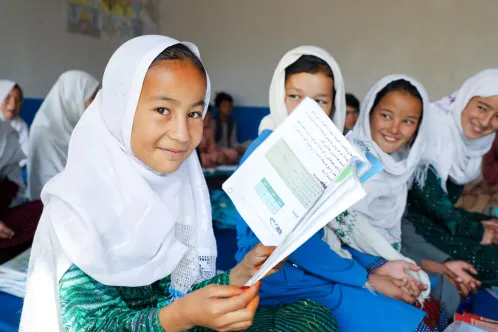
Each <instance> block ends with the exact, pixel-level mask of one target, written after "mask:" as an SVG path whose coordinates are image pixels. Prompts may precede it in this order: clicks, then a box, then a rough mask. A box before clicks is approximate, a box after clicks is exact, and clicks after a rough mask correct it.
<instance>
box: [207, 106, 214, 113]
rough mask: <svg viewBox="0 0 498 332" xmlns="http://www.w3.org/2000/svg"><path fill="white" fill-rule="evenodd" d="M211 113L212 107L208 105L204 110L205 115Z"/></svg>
mask: <svg viewBox="0 0 498 332" xmlns="http://www.w3.org/2000/svg"><path fill="white" fill-rule="evenodd" d="M212 111H213V106H211V104H209V105H208V108H207V110H206V114H207V113H211V112H212Z"/></svg>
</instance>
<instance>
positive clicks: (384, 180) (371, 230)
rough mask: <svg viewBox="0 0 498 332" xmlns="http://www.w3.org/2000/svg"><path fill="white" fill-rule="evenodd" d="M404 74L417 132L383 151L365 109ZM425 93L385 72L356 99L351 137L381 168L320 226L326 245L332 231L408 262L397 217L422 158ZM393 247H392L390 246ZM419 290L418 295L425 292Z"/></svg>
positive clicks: (356, 245) (332, 241) (422, 276)
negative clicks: (416, 99) (408, 142)
mask: <svg viewBox="0 0 498 332" xmlns="http://www.w3.org/2000/svg"><path fill="white" fill-rule="evenodd" d="M400 79H404V80H406V81H408V82H410V83H411V84H412V85H413V86H415V87H416V88H417V91H418V92H419V94H420V95H421V97H422V100H423V105H422V106H423V116H422V121H421V123H420V127H419V129H418V134H417V137H416V139H415V141H414V142H413V144H412V146H411V147H410V149H409V150H406V149H404V150H402V151H397V152H395V153H391V154H387V153H385V152H384V151H382V149H381V148H380V147H379V146H378V145H377V144H376V143H375V142H374V141H373V139H372V136H371V131H370V112H371V111H372V107H373V104H374V101H375V98H376V97H377V94H378V93H379V92H380V91H381V90H382V89H383V88H385V87H386V86H387V85H388V84H389V83H391V82H393V81H396V80H400ZM428 109H429V98H428V96H427V93H426V91H425V89H424V87H423V86H422V85H421V84H420V83H419V82H417V81H416V80H415V79H413V78H411V77H408V76H406V75H389V76H386V77H384V78H382V79H381V80H380V81H379V82H377V83H376V84H375V85H374V87H373V88H372V89H371V90H370V91H369V92H368V94H367V96H366V97H365V100H364V101H363V103H362V104H361V112H360V117H359V119H358V122H357V123H356V125H355V127H354V128H353V132H352V135H351V136H349V138H350V139H351V140H354V139H355V138H359V139H360V140H362V141H363V142H364V143H365V145H366V146H367V147H368V148H369V149H370V151H371V152H372V153H373V154H374V155H375V156H376V157H377V158H379V160H380V162H381V163H382V164H383V165H384V170H383V171H381V172H380V173H378V174H376V175H375V176H373V177H372V178H371V179H369V180H368V181H366V182H365V183H363V184H362V186H363V189H364V190H365V192H366V194H367V195H366V196H365V198H363V199H362V200H360V201H359V202H358V203H356V204H355V205H353V206H352V207H351V208H350V209H348V211H346V212H345V213H343V214H341V215H340V216H339V217H337V218H336V219H335V220H333V221H331V222H330V223H329V224H328V225H327V227H326V236H325V240H326V241H327V242H328V243H329V245H330V246H331V248H334V247H337V245H336V244H335V241H336V239H335V237H336V235H337V236H339V238H340V239H341V241H342V242H344V243H346V244H348V245H349V246H351V247H353V248H355V249H357V250H360V251H362V252H364V253H367V254H370V255H375V256H379V257H382V258H384V259H386V260H390V261H391V260H404V261H407V262H410V263H414V262H413V261H412V260H411V259H409V258H407V257H405V256H403V255H401V254H400V253H399V250H400V249H401V218H402V216H403V213H404V211H405V206H406V198H407V194H408V188H409V185H410V184H411V182H412V178H413V175H414V172H415V170H416V168H417V166H418V164H419V162H420V159H421V158H422V154H423V152H424V149H425V146H426V134H425V132H426V127H427V117H426V114H427V110H428ZM395 247H397V248H396V249H395ZM412 275H413V276H414V277H415V278H417V279H418V280H420V281H421V282H422V283H424V284H426V285H428V286H429V284H430V283H429V278H428V276H427V274H425V272H423V271H421V272H418V273H412ZM429 291H430V290H427V291H425V292H423V293H422V294H421V297H420V298H419V301H423V300H424V299H425V298H426V297H427V296H428V294H429Z"/></svg>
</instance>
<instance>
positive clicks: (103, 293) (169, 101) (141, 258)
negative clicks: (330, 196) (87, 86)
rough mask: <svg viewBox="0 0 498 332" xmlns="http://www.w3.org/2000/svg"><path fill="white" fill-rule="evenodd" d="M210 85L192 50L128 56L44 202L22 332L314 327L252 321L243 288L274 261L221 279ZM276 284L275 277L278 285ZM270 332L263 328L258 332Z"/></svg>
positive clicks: (172, 43) (324, 317)
mask: <svg viewBox="0 0 498 332" xmlns="http://www.w3.org/2000/svg"><path fill="white" fill-rule="evenodd" d="M209 95H210V83H209V78H208V76H207V73H206V71H205V69H204V65H203V64H202V62H201V60H200V58H199V53H198V50H197V48H196V47H195V46H194V45H193V44H191V43H180V42H178V41H176V40H174V39H171V38H168V37H165V36H156V35H154V36H141V37H137V38H134V39H132V40H130V41H128V42H126V43H125V44H123V45H122V46H121V47H120V48H119V49H118V50H117V51H116V52H115V53H114V54H113V56H112V57H111V59H110V60H109V63H108V64H107V67H106V69H105V72H104V78H103V83H102V90H100V92H99V93H98V94H97V96H96V98H95V100H94V101H93V102H92V104H91V105H90V106H89V108H88V110H87V111H86V112H85V114H84V115H83V117H82V118H81V120H80V121H79V123H78V125H76V128H75V129H74V132H73V134H72V136H71V144H70V146H69V154H68V160H67V165H66V168H65V169H64V171H63V172H62V173H60V174H59V175H57V176H56V177H54V178H53V179H52V180H51V181H50V182H49V183H48V184H47V185H46V186H45V188H44V189H43V193H42V198H43V203H44V205H45V209H44V213H43V216H42V218H41V220H40V225H39V227H38V229H37V232H36V235H35V240H34V243H33V248H32V251H31V258H30V266H29V271H28V280H27V290H26V298H25V301H24V307H23V311H22V317H21V326H20V330H21V331H27V332H30V331H40V330H42V331H50V332H54V331H64V330H71V331H75V332H79V331H116V332H117V331H123V330H125V331H136V332H159V331H183V330H189V329H192V330H194V331H206V330H207V329H208V328H209V329H215V330H222V331H238V330H245V329H248V328H250V327H251V325H254V326H256V327H253V329H254V331H267V330H272V329H276V330H284V328H282V327H281V326H282V325H283V324H285V323H286V321H283V322H282V320H281V319H280V313H281V312H282V311H283V312H290V313H291V315H290V316H289V317H290V319H291V320H290V321H289V322H290V323H291V324H293V325H295V326H297V327H298V328H297V330H301V329H300V328H299V327H300V326H308V325H309V324H311V323H310V321H309V320H304V319H303V318H301V315H303V312H296V308H304V309H305V311H307V312H312V313H313V318H314V319H316V320H320V321H323V322H325V323H328V322H329V321H330V319H331V316H330V314H329V313H328V311H327V309H326V308H323V307H321V306H319V305H313V306H310V307H308V308H306V307H305V304H303V303H300V302H298V303H297V304H291V305H289V306H287V307H281V308H279V309H278V310H264V309H263V310H262V309H257V308H258V302H259V296H258V290H259V288H260V283H257V284H255V285H254V286H252V287H242V286H243V285H244V284H245V283H246V282H247V281H248V280H249V278H250V277H251V276H252V275H253V274H254V273H255V272H256V270H257V267H258V266H259V265H261V264H263V262H264V261H265V260H266V259H267V257H268V256H269V255H270V254H271V252H272V251H273V249H274V248H270V247H264V246H262V245H258V246H257V247H256V248H255V249H254V250H252V251H250V252H248V254H247V255H245V258H244V259H243V262H242V263H241V264H238V265H236V266H235V267H234V268H232V269H231V270H229V271H226V272H225V273H222V274H219V275H215V262H216V254H217V253H216V241H215V238H214V234H213V228H212V221H211V210H210V208H209V196H208V190H207V187H206V182H205V180H204V176H203V173H202V169H201V166H200V164H199V159H198V156H197V154H196V153H195V151H194V150H195V148H196V147H197V146H198V144H199V142H200V141H201V137H202V130H203V121H202V118H203V116H204V113H205V112H206V109H207V105H208V103H209V97H210V96H209ZM278 268H279V266H277V267H276V268H275V270H273V271H271V272H270V273H273V272H275V271H276V270H277V269H278ZM260 327H264V328H260Z"/></svg>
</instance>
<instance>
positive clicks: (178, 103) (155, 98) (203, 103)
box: [152, 95, 206, 107]
mask: <svg viewBox="0 0 498 332" xmlns="http://www.w3.org/2000/svg"><path fill="white" fill-rule="evenodd" d="M152 99H154V100H164V101H167V102H170V103H172V104H173V105H180V104H181V103H180V102H179V101H178V100H176V99H174V98H170V97H167V96H164V95H158V96H154V97H153V98H152ZM205 105H206V102H205V101H204V99H202V100H199V101H197V102H195V103H193V104H192V105H191V107H197V106H205Z"/></svg>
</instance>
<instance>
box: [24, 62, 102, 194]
mask: <svg viewBox="0 0 498 332" xmlns="http://www.w3.org/2000/svg"><path fill="white" fill-rule="evenodd" d="M98 86H99V82H98V81H97V80H96V79H95V78H93V77H92V76H91V75H90V74H88V73H85V72H83V71H79V70H70V71H67V72H65V73H63V74H62V75H61V76H59V78H58V79H57V82H55V84H54V86H53V87H52V89H50V92H49V93H48V95H47V97H46V98H45V100H44V101H43V104H42V105H41V106H40V109H39V110H38V112H37V113H36V116H35V119H34V120H33V124H32V126H31V135H30V144H29V151H28V188H29V194H30V197H31V199H40V194H41V191H42V189H43V186H44V185H45V184H46V183H47V182H48V181H49V180H50V179H51V178H52V177H54V176H55V175H56V174H58V173H60V172H61V171H62V170H63V169H64V167H65V166H66V161H67V153H68V151H67V150H68V145H69V138H70V137H71V133H72V132H73V130H74V127H75V126H76V123H78V120H79V119H80V118H81V116H82V115H83V112H84V111H85V101H86V100H88V99H89V98H90V97H91V96H92V95H93V94H94V93H95V91H97V88H98Z"/></svg>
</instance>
